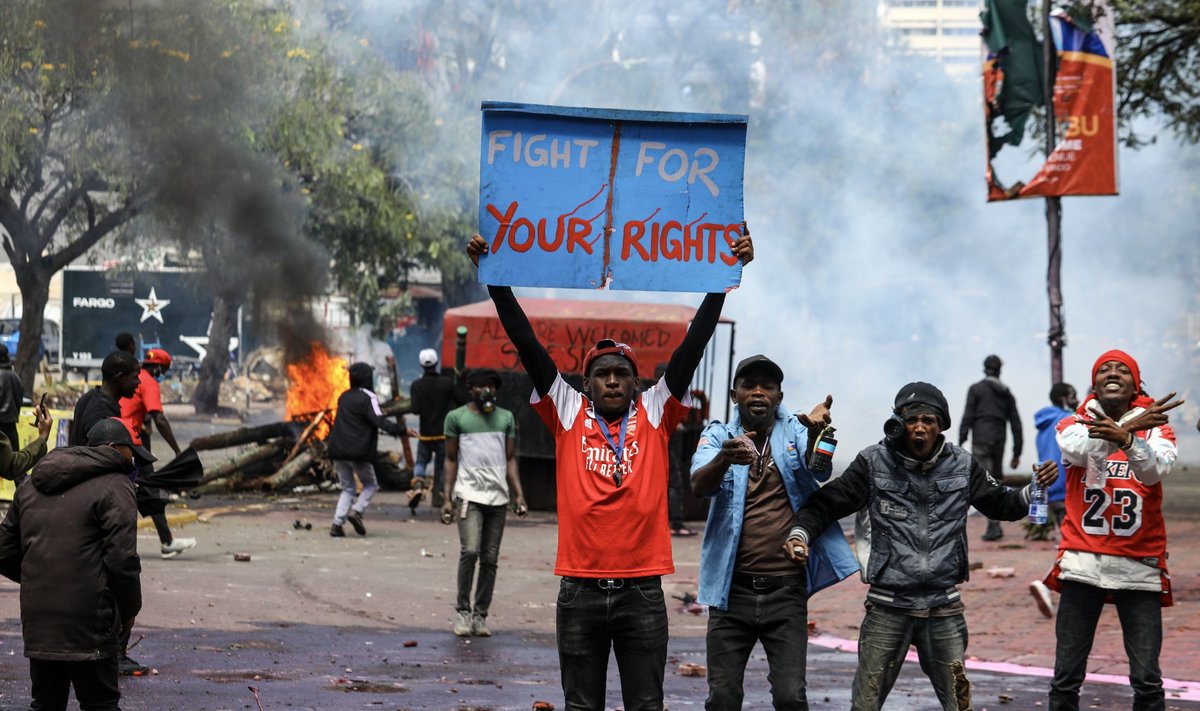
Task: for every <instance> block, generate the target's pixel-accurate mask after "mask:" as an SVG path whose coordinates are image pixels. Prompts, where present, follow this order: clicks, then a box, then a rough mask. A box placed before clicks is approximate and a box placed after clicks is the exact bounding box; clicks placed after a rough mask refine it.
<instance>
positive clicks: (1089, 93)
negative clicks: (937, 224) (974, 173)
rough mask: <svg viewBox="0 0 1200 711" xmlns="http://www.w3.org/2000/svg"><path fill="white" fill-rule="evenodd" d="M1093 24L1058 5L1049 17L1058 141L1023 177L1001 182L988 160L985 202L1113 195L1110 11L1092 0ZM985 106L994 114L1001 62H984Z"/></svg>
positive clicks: (1114, 145)
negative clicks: (1028, 175)
mask: <svg viewBox="0 0 1200 711" xmlns="http://www.w3.org/2000/svg"><path fill="white" fill-rule="evenodd" d="M1093 10H1094V12H1095V13H1096V15H1097V18H1096V23H1095V25H1094V26H1088V25H1087V24H1086V23H1085V22H1083V21H1081V20H1079V19H1076V18H1072V17H1070V16H1069V15H1068V14H1067V13H1066V12H1064V11H1062V10H1058V11H1055V12H1054V13H1053V14H1052V15H1051V18H1050V24H1051V31H1052V32H1053V33H1054V45H1055V48H1056V50H1057V59H1058V65H1057V70H1056V73H1055V79H1054V117H1055V121H1056V124H1057V131H1056V137H1057V143H1056V145H1055V147H1054V150H1053V151H1052V152H1051V153H1050V155H1049V156H1048V157H1047V158H1046V162H1045V163H1043V164H1042V167H1041V169H1040V170H1038V172H1037V174H1036V175H1034V177H1033V178H1032V179H1030V180H1029V181H1028V182H1024V183H1023V182H1017V183H1015V184H1013V185H1012V186H1010V187H1005V186H1004V185H1002V184H1001V183H1000V181H999V179H998V178H997V177H996V175H995V172H994V171H993V167H992V163H991V161H990V160H989V161H988V170H987V180H988V201H989V202H992V201H998V200H1013V199H1018V198H1026V197H1049V196H1062V195H1116V194H1117V193H1118V174H1117V133H1116V111H1115V103H1114V94H1115V78H1116V73H1115V69H1116V66H1115V63H1114V60H1113V57H1114V56H1115V53H1114V50H1115V46H1114V40H1113V20H1112V10H1111V8H1109V7H1108V3H1107V2H1096V3H1094V4H1093ZM983 77H984V95H985V106H986V107H987V108H986V109H985V111H986V113H987V118H988V121H989V122H990V121H992V120H993V119H994V118H995V117H994V115H993V114H994V110H993V102H992V100H991V97H994V96H995V94H996V90H997V89H996V87H997V85H998V84H999V83H1001V82H1003V80H1004V74H1003V68H1002V65H1001V62H999V61H996V58H994V57H989V58H988V60H987V62H986V63H985V65H984V75H983Z"/></svg>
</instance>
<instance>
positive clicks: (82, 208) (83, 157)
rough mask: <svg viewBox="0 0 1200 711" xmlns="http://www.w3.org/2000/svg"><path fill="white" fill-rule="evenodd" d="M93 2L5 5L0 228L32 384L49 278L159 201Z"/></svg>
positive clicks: (20, 352) (0, 49)
mask: <svg viewBox="0 0 1200 711" xmlns="http://www.w3.org/2000/svg"><path fill="white" fill-rule="evenodd" d="M96 5H97V4H96V3H92V2H89V1H88V0H64V1H63V2H57V3H43V2H33V1H32V0H9V1H7V2H4V3H0V228H3V232H4V235H3V245H4V251H5V253H6V254H7V255H8V258H9V261H10V262H11V263H12V266H13V271H14V273H15V275H16V279H17V285H18V287H19V288H20V290H21V302H22V315H21V340H20V344H19V345H18V348H17V353H16V369H17V372H18V374H19V375H20V376H21V380H22V382H24V383H25V385H26V387H27V388H30V387H31V386H32V384H33V376H34V372H35V368H36V365H37V353H38V347H39V344H40V343H41V337H42V317H43V313H44V311H45V307H46V303H47V301H48V300H49V288H50V279H51V278H52V277H53V276H54V274H56V273H58V272H59V271H60V270H62V269H63V268H64V267H66V266H67V265H68V264H70V263H71V262H72V261H74V260H75V259H77V258H78V257H80V256H81V255H83V254H84V253H86V252H87V251H88V250H90V249H91V248H92V247H94V246H95V245H96V244H97V243H98V242H99V241H100V240H101V239H103V238H104V237H105V236H107V235H109V234H111V233H112V232H113V231H114V230H116V229H118V228H120V227H121V226H122V225H124V224H126V223H127V222H129V221H130V220H131V219H133V217H134V216H135V215H137V214H138V212H139V211H140V210H141V209H143V208H144V207H145V206H146V204H147V203H148V202H149V201H150V200H152V199H153V193H154V191H153V189H152V188H149V187H147V186H146V184H145V183H142V182H139V181H137V180H135V179H134V177H133V175H131V173H130V171H129V169H128V168H129V155H128V153H127V151H126V144H125V143H124V142H123V141H122V140H121V137H120V135H119V134H120V131H119V127H117V126H115V125H114V124H113V122H112V120H111V118H112V114H111V113H110V110H111V108H112V107H111V105H109V104H108V103H107V102H106V97H107V96H108V95H109V91H108V90H109V88H110V86H111V82H112V72H113V61H112V53H111V51H110V49H111V45H110V42H111V40H112V39H113V36H112V34H111V33H110V32H106V31H97V28H98V27H103V26H104V25H105V23H106V21H107V18H108V16H107V15H106V13H105V12H104V11H102V10H100V9H98V8H97V7H96Z"/></svg>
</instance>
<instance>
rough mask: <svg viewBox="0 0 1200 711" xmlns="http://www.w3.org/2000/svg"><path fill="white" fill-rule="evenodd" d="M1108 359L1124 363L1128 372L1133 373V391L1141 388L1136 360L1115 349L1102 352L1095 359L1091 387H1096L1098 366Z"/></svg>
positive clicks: (1140, 376) (1140, 374)
mask: <svg viewBox="0 0 1200 711" xmlns="http://www.w3.org/2000/svg"><path fill="white" fill-rule="evenodd" d="M1110 360H1115V361H1117V362H1118V363H1124V364H1125V367H1127V368H1129V372H1130V373H1132V374H1133V389H1134V392H1137V391H1140V390H1141V388H1142V370H1141V368H1138V364H1137V361H1136V360H1134V359H1133V356H1131V355H1129V354H1128V353H1126V352H1125V351H1119V350H1116V349H1114V350H1111V351H1108V352H1106V353H1103V354H1101V356H1100V357H1099V358H1097V359H1096V364H1095V365H1093V366H1092V387H1096V373H1097V372H1098V371H1099V370H1100V366H1102V365H1104V364H1105V363H1107V362H1109V361H1110Z"/></svg>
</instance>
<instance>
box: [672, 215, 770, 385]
mask: <svg viewBox="0 0 1200 711" xmlns="http://www.w3.org/2000/svg"><path fill="white" fill-rule="evenodd" d="M732 249H733V253H734V254H735V255H737V257H738V258H739V259H741V260H742V264H743V265H746V264H749V263H750V262H751V261H753V259H754V242H753V241H751V239H750V230H749V228H747V227H746V223H744V222H743V223H742V236H741V237H739V238H738V239H737V241H736V242H734V243H733V247H732ZM724 305H725V294H723V293H722V294H706V295H705V297H704V301H703V302H701V303H700V308H698V309H696V315H695V317H693V318H692V325H691V326H689V327H688V332H687V335H686V336H684V338H683V343H680V344H679V347H678V348H676V349H675V352H674V353H672V354H671V360H670V362H669V363H667V372H666V373H665V374H664V375H663V379H665V380H666V381H667V390H669V391H671V395H672V396H674V397H675V399H676V400H682V399H683V398H684V396H685V395H687V390H688V385H690V384H691V382H692V376H693V375H694V374H695V373H696V367H697V366H699V365H700V360H701V359H702V358H703V357H704V348H705V346H707V345H708V341H709V339H710V338H712V335H713V331H715V330H717V322H718V321H719V320H720V319H721V307H722V306H724Z"/></svg>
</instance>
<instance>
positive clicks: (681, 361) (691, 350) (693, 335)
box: [663, 294, 725, 400]
mask: <svg viewBox="0 0 1200 711" xmlns="http://www.w3.org/2000/svg"><path fill="white" fill-rule="evenodd" d="M724 304H725V294H706V295H705V296H704V301H703V302H702V303H701V304H700V308H698V309H696V316H695V317H694V318H693V319H692V325H691V326H689V327H688V332H687V335H686V336H684V338H683V343H680V344H679V347H678V348H676V349H675V352H674V353H672V354H671V361H670V362H669V363H667V372H666V373H665V374H664V375H663V379H664V380H666V381H667V389H668V390H670V391H671V395H672V396H674V398H675V399H676V400H682V399H683V397H684V396H685V395H687V391H688V386H689V385H691V383H692V375H694V374H695V372H696V367H697V366H699V365H700V359H701V358H703V357H704V347H705V346H707V345H708V339H710V338H712V335H713V331H715V330H717V321H719V320H720V319H721V307H722V306H724Z"/></svg>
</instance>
